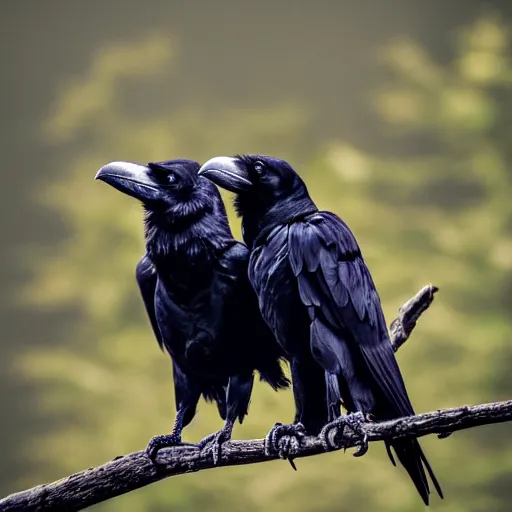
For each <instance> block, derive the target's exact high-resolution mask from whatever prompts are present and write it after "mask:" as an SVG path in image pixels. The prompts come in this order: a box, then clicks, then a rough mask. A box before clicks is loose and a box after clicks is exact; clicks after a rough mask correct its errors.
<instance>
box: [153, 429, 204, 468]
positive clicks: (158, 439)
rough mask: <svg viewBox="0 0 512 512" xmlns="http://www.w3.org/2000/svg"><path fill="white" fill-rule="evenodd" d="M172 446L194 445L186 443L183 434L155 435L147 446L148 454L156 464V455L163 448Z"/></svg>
mask: <svg viewBox="0 0 512 512" xmlns="http://www.w3.org/2000/svg"><path fill="white" fill-rule="evenodd" d="M172 446H194V445H193V444H192V443H184V442H183V441H182V440H181V436H178V435H176V434H167V435H161V436H154V437H152V438H151V439H150V441H149V443H148V445H147V447H146V455H147V456H148V457H149V458H150V459H151V462H153V463H154V464H156V456H157V455H158V452H159V451H160V450H161V449H162V448H170V447H172Z"/></svg>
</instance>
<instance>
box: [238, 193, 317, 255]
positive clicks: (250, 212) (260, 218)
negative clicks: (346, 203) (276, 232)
mask: <svg viewBox="0 0 512 512" xmlns="http://www.w3.org/2000/svg"><path fill="white" fill-rule="evenodd" d="M234 204H235V209H236V211H237V213H238V215H239V216H240V217H242V228H243V236H244V242H245V243H246V244H247V246H248V247H250V248H251V249H253V248H254V247H255V245H256V244H257V243H258V242H259V241H260V240H261V239H262V238H264V237H265V235H266V234H268V233H269V232H270V231H271V230H272V229H273V228H274V227H276V226H278V225H283V224H290V223H292V222H294V221H297V220H299V219H301V218H303V217H305V216H306V215H309V214H311V213H314V212H317V211H318V208H317V206H316V205H315V203H314V202H313V200H312V199H311V198H310V197H309V194H308V193H307V191H304V192H302V191H301V192H300V193H296V194H294V195H292V196H289V197H287V198H286V199H283V200H280V201H276V202H274V203H265V202H262V201H261V200H260V198H258V197H254V196H251V195H245V194H239V195H237V196H236V197H235V202H234Z"/></svg>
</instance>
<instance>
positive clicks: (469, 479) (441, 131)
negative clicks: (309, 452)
mask: <svg viewBox="0 0 512 512" xmlns="http://www.w3.org/2000/svg"><path fill="white" fill-rule="evenodd" d="M511 15H512V4H510V5H509V4H508V3H506V2H499V1H495V2H488V3H486V4H485V6H483V7H482V5H481V2H478V1H471V0H465V1H464V2H462V0H454V1H453V2H451V3H450V4H449V5H448V4H447V3H446V2H445V1H443V0H431V1H428V2H427V1H426V0H410V1H406V0H392V1H389V2H378V1H376V0H374V1H370V0H360V1H359V2H357V3H355V2H349V1H348V0H347V1H345V0H344V1H339V2H328V1H320V2H312V1H311V2H291V1H288V2H284V1H280V2H272V3H271V2H267V1H263V2H259V3H258V4H254V5H250V6H249V5H247V6H243V7H242V6H241V5H239V4H238V3H235V2H233V1H229V0H223V1H221V2H215V3H207V2H196V3H194V4H193V5H192V4H190V3H188V2H185V1H184V0H180V1H177V0H175V1H172V2H166V1H163V0H162V1H159V0H151V1H148V2H144V3H142V2H134V1H132V0H129V1H123V2H121V1H120V0H110V1H109V2H108V3H100V2H99V1H96V0H94V1H90V2H88V3H85V2H74V1H69V2H65V1H64V0H47V1H46V2H44V3H38V2H35V1H28V0H20V1H18V2H16V3H14V2H5V6H4V16H3V17H2V20H0V24H1V26H2V30H1V31H0V37H1V38H2V45H1V46H0V56H1V57H0V58H1V59H2V64H3V66H2V69H3V70H4V73H3V77H2V86H3V94H2V96H1V100H0V101H1V102H2V103H1V105H2V113H3V116H2V121H1V125H0V126H1V130H2V138H1V140H0V144H1V145H2V155H3V164H4V165H3V166H2V171H1V172H2V186H1V187H0V199H1V201H0V205H1V206H0V207H1V208H2V209H3V211H2V215H0V229H1V232H2V237H3V243H2V250H1V251H0V259H1V263H2V265H1V266H0V283H2V294H1V298H0V329H1V339H2V357H1V358H0V406H1V411H2V413H1V414H0V429H1V432H2V436H1V437H0V449H1V451H2V463H1V464H0V494H2V495H3V494H7V493H9V492H13V491H15V490H19V489H21V488H22V487H26V486H32V485H35V484H38V483H41V482H43V481H47V480H51V479H55V478H58V477H61V476H64V475H66V474H68V473H72V472H75V471H78V470H80V469H83V468H85V467H88V466H92V465H97V464H100V463H102V462H104V461H106V460H108V459H110V458H113V457H114V456H116V455H119V454H122V453H126V452H129V451H134V450H138V449H141V448H142V447H144V446H145V443H146V442H147V440H148V439H149V438H150V437H151V436H152V435H153V434H155V433H160V432H166V431H168V430H169V429H170V427H171V425H172V421H173V415H174V406H173V403H174V400H173V391H172V381H171V374H170V363H169V360H168V359H167V358H166V357H165V356H163V355H162V354H161V352H160V351H159V349H158V347H157V344H156V342H155V341H154V339H153V336H152V333H151V330H150V328H149V325H148V323H147V320H146V318H145V314H144V311H143V307H142V303H141V301H140V299H139V296H138V291H137V288H136V284H135V281H134V268H135V264H136V262H137V259H138V258H139V257H140V255H141V254H142V252H143V239H142V224H141V218H142V216H141V209H140V207H139V206H138V205H137V204H136V203H135V202H134V201H132V200H130V199H129V198H127V197H125V196H123V195H121V194H119V193H116V192H115V191H113V190H112V189H110V188H109V187H106V186H104V185H103V184H101V183H98V182H94V180H93V177H94V174H95V172H96V170H97V169H98V168H99V167H100V166H101V165H103V164H104V163H106V162H108V161H111V160H118V159H123V160H134V161H140V162H146V161H150V160H162V159H167V158H174V157H186V158H195V159H198V160H200V161H201V160H204V159H206V158H208V157H211V156H213V155H216V154H233V153H237V152H263V153H268V154H274V155H277V156H281V157H284V158H286V159H288V160H289V161H290V162H291V163H292V165H294V166H295V167H296V168H297V169H298V170H299V171H300V172H301V174H302V175H303V176H304V177H305V179H306V181H307V183H308V185H309V187H310V190H311V192H312V195H313V197H314V198H315V199H316V200H317V202H318V204H319V206H320V207H321V208H325V209H330V210H333V211H335V212H337V213H338V214H340V215H341V216H342V217H343V218H344V219H345V220H346V221H347V222H348V223H349V225H350V226H351V227H352V228H353V230H354V232H355V234H356V236H357V237H358V239H359V242H360V244H361V246H362V248H363V252H364V254H365V257H366V259H367V262H368V264H369V265H370V268H371V270H372V272H373V274H374V277H375V280H376V283H377V286H378V288H379V291H380V294H381V297H382V299H383V301H384V306H385V311H386V314H387V318H388V320H391V319H392V318H394V314H395V312H396V308H397V307H398V306H399V305H400V304H401V303H402V302H403V301H404V300H406V299H407V298H408V297H409V296H410V295H411V294H412V293H414V292H416V290H417V288H418V287H420V286H422V285H423V284H425V283H427V282H433V283H435V284H436V285H437V286H439V287H440V288H441V291H440V293H439V296H438V299H437V300H436V302H435V303H434V306H433V307H432V309H431V310H429V311H428V313H426V315H425V317H424V318H423V319H422V320H421V322H420V324H419V325H418V327H417V329H416V331H415V333H414V335H413V338H412V340H411V341H410V342H408V344H407V346H406V347H405V348H404V349H403V350H401V351H400V353H399V354H398V359H399V362H400V365H401V366H402V368H403V372H404V376H405V379H406V382H407V385H408V388H409V391H410V395H411V397H412V399H413V403H414V405H415V407H416V410H417V411H426V410H432V409H436V408H441V407H449V406H456V405H460V404H464V403H479V402H485V401H494V400H499V399H507V398H510V397H511V391H512V385H511V383H512V381H511V380H510V367H511V366H512V349H511V348H510V331H511V322H510V313H509V312H510V310H511V306H512V202H511V201H510V199H509V197H510V196H511V195H512V174H511V172H510V170H509V168H510V166H511V163H512V151H511V149H510V148H511V147H512V144H511V139H512V127H511V126H509V120H510V119H511V117H512V116H511V114H510V112H511V111H512V110H511V109H512V88H511V85H512V63H511V61H510V57H511V49H512V41H511V33H510V31H511V28H512V20H511ZM225 197H226V199H227V200H228V201H229V199H230V197H229V194H225ZM230 215H231V218H232V220H233V223H232V225H233V229H234V230H235V232H236V234H237V236H239V222H238V220H236V219H235V218H234V215H233V212H232V210H230ZM292 402H293V401H292V395H291V393H280V394H276V393H273V392H271V391H270V390H268V389H265V388H263V387H262V386H258V387H257V388H256V391H255V393H254V397H253V400H252V405H251V414H250V416H249V418H248V421H247V422H246V424H245V425H244V426H243V428H241V427H238V428H237V429H236V430H235V436H236V437H238V438H251V437H255V436H263V435H264V434H265V433H266V432H267V430H268V429H269V428H270V426H271V425H272V424H273V423H274V422H275V421H289V420H290V419H291V417H292V411H293V404H292ZM219 427H220V420H219V419H218V418H217V417H216V410H215V408H214V407H212V406H207V405H206V404H204V403H202V404H201V406H200V409H199V412H198V415H197V416H196V419H195V420H194V422H193V424H192V425H191V426H190V427H189V428H188V429H187V430H186V431H185V438H186V439H187V440H198V439H200V438H201V437H202V436H203V435H205V434H206V433H209V432H211V431H213V430H214V429H217V428H219ZM507 434H510V425H507V424H505V425H502V426H491V427H483V428H479V429H473V430H471V431H467V432H464V433H459V434H456V435H454V436H453V437H451V438H449V439H446V440H443V441H439V440H437V439H435V438H432V439H425V440H423V442H422V443H423V445H424V446H425V449H426V452H427V454H428V456H429V458H430V460H431V462H432V465H433V467H434V469H435V470H436V472H437V474H438V476H439V478H440V480H441V482H442V484H443V487H444V489H445V493H446V497H447V499H446V500H445V501H444V502H440V501H439V500H436V499H435V498H434V503H433V505H432V508H434V509H435V510H443V511H449V512H462V511H464V512H466V511H471V512H473V511H474V512H477V511H483V510H486V511H497V512H498V511H508V510H509V509H510V506H509V503H510V500H511V497H512V495H511V491H510V478H511V476H512V453H511V452H512V447H511V445H510V443H508V437H507ZM298 465H299V471H298V472H297V473H294V472H293V471H291V470H290V468H289V466H288V465H287V464H286V463H283V462H274V463H269V464H264V465H255V466H250V467H249V466H246V467H239V468H223V469H217V470H215V471H210V472H209V473H199V474H191V475H186V476H182V477H179V478H173V479H171V480H168V481H164V482H161V483H159V484H156V485H153V486H150V487H149V488H146V489H142V490H140V491H136V492H133V493H130V494H129V495H127V496H124V497H121V498H117V499H115V500H112V501H111V502H108V503H105V504H102V505H98V506H97V507H95V509H97V510H105V511H107V510H109V511H110V510H111V511H114V510H123V511H124V510H126V511H148V512H149V511H151V512H157V511H164V510H174V509H178V508H179V509H180V510H184V511H196V510H199V509H206V510H211V511H216V510H225V509H231V510H233V511H238V510H240V511H241V510H247V511H257V510H268V511H277V510H283V509H284V510H287V509H291V508H292V507H293V509H294V510H297V511H335V510H336V511H338V510H354V509H358V510H372V511H373V510H375V511H377V510H378V511H384V512H385V511H394V512H395V511H397V512H401V511H416V510H422V509H423V507H422V505H421V501H420V500H419V498H418V496H417V495H416V493H415V490H414V488H413V486H412V484H411V483H410V482H409V480H408V478H407V477H406V476H405V474H404V472H403V471H402V470H397V469H394V468H393V467H392V466H391V465H390V463H389V461H388V460H387V457H386V455H385V453H384V451H383V449H382V447H381V446H379V445H372V447H371V450H370V453H369V454H368V455H367V456H365V457H364V458H363V459H360V460H356V459H354V458H353V457H351V456H350V455H349V454H346V455H343V454H342V453H335V454H329V455H323V456H320V457H315V458H310V459H306V460H300V461H298Z"/></svg>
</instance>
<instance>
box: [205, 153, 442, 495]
mask: <svg viewBox="0 0 512 512" xmlns="http://www.w3.org/2000/svg"><path fill="white" fill-rule="evenodd" d="M199 174H200V175H202V176H206V177H208V178H209V179H211V180H212V181H213V182H214V183H216V184H217V185H219V186H221V187H224V188H226V189H227V190H230V191H232V192H236V193H237V196H236V198H235V206H236V208H237V211H238V213H239V215H240V216H241V217H242V227H243V237H244V241H245V242H246V244H247V245H248V246H249V248H250V249H251V257H250V262H249V279H250V280H251V283H252V285H253V287H254V289H255V290H256V293H257V294H258V297H259V305H260V310H261V312H262V314H263V317H264V318H265V320H266V321H267V323H268V324H269V325H270V327H271V328H272V330H273V331H274V334H275V335H276V338H277V340H278V342H279V343H280V344H281V346H282V347H283V349H284V350H285V352H286V354H287V358H288V359H289V360H290V364H291V370H292V380H293V390H294V396H295V404H296V409H297V412H296V418H295V425H296V426H295V430H296V431H297V433H300V431H301V430H303V429H304V428H305V430H306V432H308V433H310V434H314V435H317V434H318V433H319V432H320V436H321V437H322V440H323V442H324V445H325V446H326V447H328V448H329V447H332V445H333V444H334V441H333V439H332V437H331V434H333V433H334V434H336V433H337V428H338V427H344V426H350V427H351V428H352V429H353V430H354V431H359V434H360V435H361V438H362V441H361V447H360V449H359V450H358V452H357V454H356V455H362V454H363V453H365V452H366V450H367V440H366V438H365V436H364V432H363V429H362V428H361V424H362V423H363V422H364V420H365V419H369V418H370V417H372V418H375V419H377V420H387V419H392V418H397V417H402V416H408V415H413V414H414V410H413V408H412V405H411V402H410V400H409V397H408V396H407V391H406V389H405V385H404V381H403V379H402V376H401V373H400V370H399V368H398V364H397V362H396V360H395V356H394V353H393V348H392V345H391V341H390V339H389V335H388V331H387V327H386V323H385V319H384V314H383V312H382V307H381V303H380V299H379V296H378V294H377V291H376V289H375V285H374V283H373V280H372V277H371V275H370V272H369V270H368V268H367V266H366V264H365V262H364V260H363V257H362V255H361V251H360V249H359V246H358V244H357V242H356V239H355V237H354V235H353V234H352V232H351V231H350V229H349V228H348V226H347V225H346V224H345V223H344V222H343V221H342V220H341V219H339V218H338V217H337V216H336V215H334V214H333V213H330V212H322V211H319V210H318V208H317V207H316V205H315V203H314V202H313V201H312V200H311V198H310V196H309V193H308V190H307V188H306V185H305V184H304V182H303V181H302V179H301V178H300V177H299V176H298V174H297V173H296V172H295V171H294V170H293V169H292V167H291V166H290V165H289V164H288V163H287V162H285V161H283V160H279V159H277V158H271V157H268V156H263V155H243V156H237V157H234V158H230V157H217V158H213V159H211V160H209V161H208V162H206V163H205V164H204V165H203V166H202V167H201V170H200V171H199ZM340 404H343V406H344V407H345V408H346V410H347V412H348V413H349V414H348V415H347V416H346V417H343V416H341V411H340ZM327 420H330V423H328V424H327V425H325V424H326V423H327ZM297 424H298V426H297ZM302 425H303V426H302ZM323 425H325V426H324V428H323V429H322V426H323ZM279 431H281V432H279ZM293 431H294V428H293V426H290V425H286V426H280V425H279V424H278V426H277V427H276V429H275V430H274V432H271V433H270V434H269V435H270V436H271V440H273V442H271V443H270V444H271V446H272V445H273V446H274V449H277V448H276V446H275V445H276V439H278V437H279V435H282V434H290V433H292V432H293ZM297 437H299V438H300V436H297ZM386 447H387V449H388V454H389V455H390V458H391V461H392V462H393V463H394V459H393V456H392V454H391V450H390V447H393V449H394V450H395V453H396V455H397V457H398V459H399V460H400V462H401V463H402V464H403V465H404V467H405V469H406V470H407V472H408V473H409V475H410V477H411V479H412V480H413V482H414V484H415V486H416V488H417V489H418V492H419V493H420V495H421V497H422V498H423V500H424V502H425V503H426V504H428V500H429V494H430V490H429V485H428V481H427V477H426V474H425V468H426V470H427V472H428V473H429V475H430V477H431V479H432V481H433V483H434V486H435V488H436V490H437V492H438V493H439V495H440V496H441V497H442V491H441V489H440V487H439V484H438V482H437V480H436V478H435V476H434V474H433V472H432V470H431V468H430V465H429V464H428V462H427V459H426V458H425V456H424V454H423V452H422V450H421V448H420V445H419V443H418V441H417V440H416V439H407V440H400V441H398V440H397V441H390V442H387V443H386Z"/></svg>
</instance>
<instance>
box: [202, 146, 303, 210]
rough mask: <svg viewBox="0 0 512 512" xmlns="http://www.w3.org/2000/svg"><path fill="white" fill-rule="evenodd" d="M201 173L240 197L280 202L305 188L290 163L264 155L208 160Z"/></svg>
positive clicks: (220, 157)
mask: <svg viewBox="0 0 512 512" xmlns="http://www.w3.org/2000/svg"><path fill="white" fill-rule="evenodd" d="M199 174H200V175H203V176H205V177H207V178H208V179H210V180H211V181H213V182H214V183H216V184H217V185H219V186H220V187H222V188H225V189H226V190H230V191H231V192H236V193H237V194H240V195H244V194H247V195H253V196H256V195H259V196H271V197H273V198H275V199H276V200H279V199H282V198H284V197H288V196H290V195H293V194H295V193H299V194H300V193H301V192H302V191H304V190H305V189H306V185H305V184H304V182H303V181H302V180H301V178H300V177H299V175H298V174H297V173H296V172H295V171H294V170H293V168H292V167H291V165H290V164H289V163H288V162H285V161H284V160H280V159H278V158H273V157H270V156H264V155H240V156H236V157H233V158H231V157H227V156H218V157H215V158H212V159H211V160H208V162H206V163H205V164H204V165H203V166H202V167H201V169H200V170H199Z"/></svg>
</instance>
